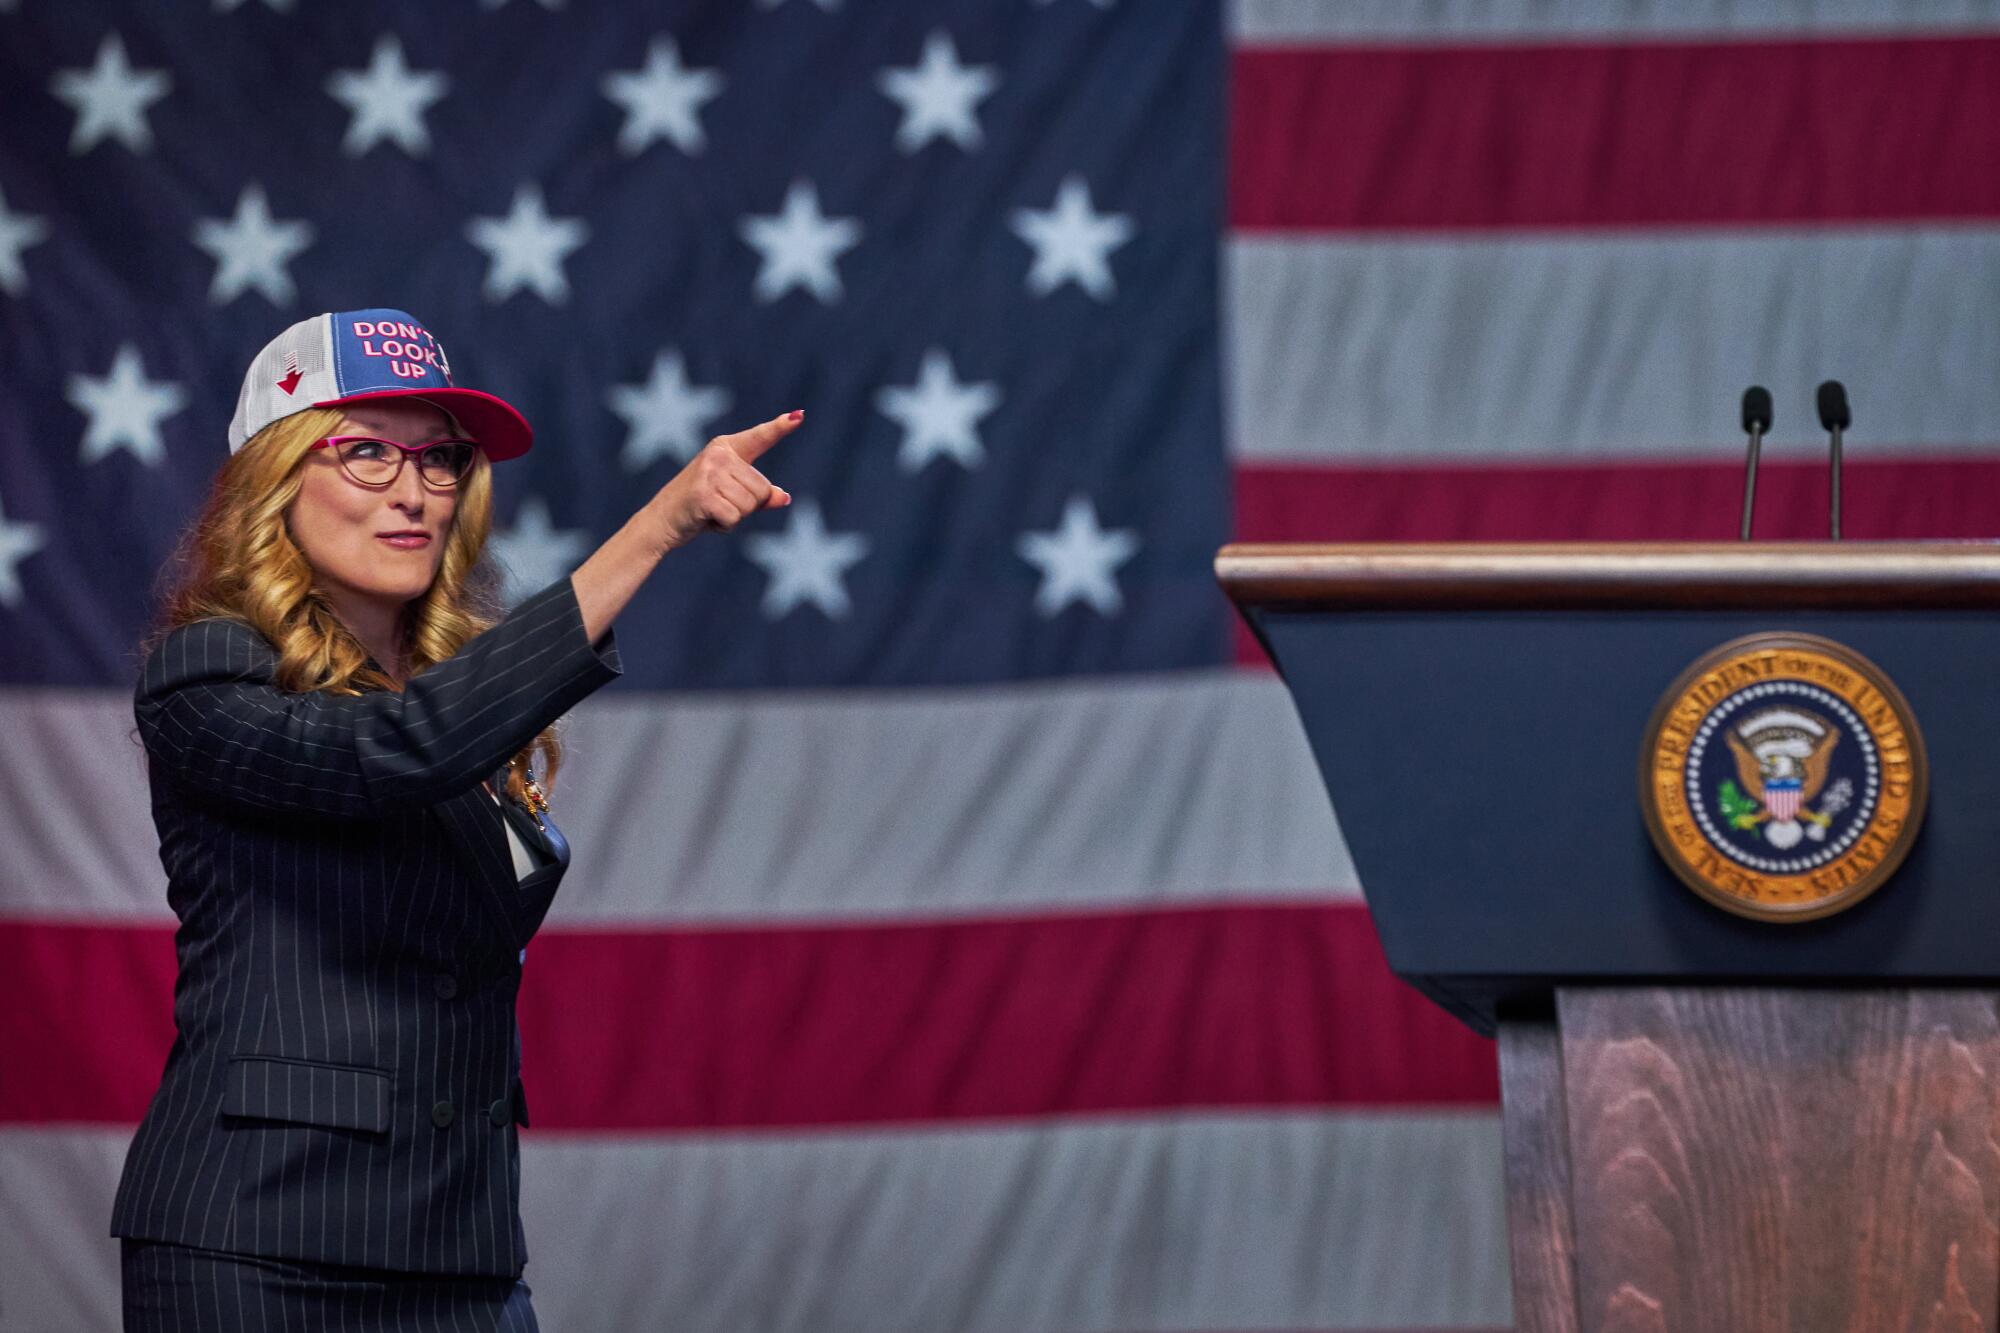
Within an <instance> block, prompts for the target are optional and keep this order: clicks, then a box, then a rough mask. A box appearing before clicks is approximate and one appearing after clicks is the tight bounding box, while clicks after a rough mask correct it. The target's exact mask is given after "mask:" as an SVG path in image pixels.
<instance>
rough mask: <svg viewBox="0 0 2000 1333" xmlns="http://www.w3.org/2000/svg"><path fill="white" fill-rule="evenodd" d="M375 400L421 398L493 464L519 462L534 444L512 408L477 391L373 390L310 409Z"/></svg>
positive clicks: (525, 424) (530, 432)
mask: <svg viewBox="0 0 2000 1333" xmlns="http://www.w3.org/2000/svg"><path fill="white" fill-rule="evenodd" d="M377 398H423V399H427V400H428V401H430V402H433V403H436V404H437V405H438V406H439V407H442V408H443V409H445V411H447V412H450V413H451V414H452V415H453V416H455V417H457V418H458V420H459V424H460V425H462V426H464V427H465V428H466V429H467V430H468V431H470V432H472V438H473V439H475V440H477V441H479V447H480V448H482V449H484V450H485V451H486V457H487V458H488V459H490V460H491V461H493V462H495V463H498V462H501V461H503V460H505V459H509V458H519V457H520V456H521V455H522V454H525V453H527V452H528V449H529V446H531V445H533V444H534V442H535V432H534V430H533V428H531V427H530V426H529V425H528V419H527V418H526V417H524V416H522V415H521V414H520V413H519V412H516V411H515V410H514V408H513V405H512V404H510V403H508V402H507V401H506V400H504V399H500V398H495V397H494V396H493V395H492V394H490V393H481V392H480V391H479V390H477V389H376V390H373V391H372V392H369V393H356V394H349V395H348V396H347V397H345V398H329V399H327V400H326V401H325V402H320V403H314V404H313V406H314V407H345V406H346V405H347V404H349V403H366V402H372V401H373V400H375V399H377Z"/></svg>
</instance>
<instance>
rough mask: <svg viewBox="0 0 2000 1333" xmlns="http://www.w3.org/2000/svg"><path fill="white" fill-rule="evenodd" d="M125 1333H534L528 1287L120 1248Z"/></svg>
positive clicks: (127, 1244)
mask: <svg viewBox="0 0 2000 1333" xmlns="http://www.w3.org/2000/svg"><path fill="white" fill-rule="evenodd" d="M120 1247H121V1249H120V1270H121V1277H122V1281H123V1287H124V1305H125V1333H196V1330H199V1331H200V1333H265V1331H266V1330H286V1329H298V1330H301V1331H302V1333H303V1330H307V1329H310V1330H313V1331H314V1333H318V1331H319V1330H321V1329H325V1330H328V1331H329V1333H332V1331H334V1330H352V1333H378V1331H379V1333H391V1331H392V1330H393V1333H538V1329H539V1326H538V1325H537V1324H536V1323H535V1311H534V1307H533V1306H531V1305H530V1304H529V1303H528V1297H529V1292H528V1284H527V1283H525V1282H521V1281H518V1280H516V1279H514V1278H481V1277H437V1276H434V1275H431V1274H426V1273H391V1272H384V1271H382V1270H380V1269H374V1268H350V1267H346V1266H344V1265H341V1264H318V1263H302V1262H300V1261H297V1260H293V1259H260V1258H257V1257H255V1256H253V1255H244V1254H222V1253H219V1252H218V1251H215V1250H197V1249H192V1248H190V1247H188V1246H185V1245H168V1244H165V1243H162V1242H159V1241H148V1240H127V1241H121V1242H120Z"/></svg>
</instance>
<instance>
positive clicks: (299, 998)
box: [111, 577, 623, 1277]
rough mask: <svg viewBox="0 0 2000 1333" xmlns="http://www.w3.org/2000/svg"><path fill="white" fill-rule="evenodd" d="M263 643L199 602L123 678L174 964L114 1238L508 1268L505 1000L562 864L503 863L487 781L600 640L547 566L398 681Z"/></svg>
mask: <svg viewBox="0 0 2000 1333" xmlns="http://www.w3.org/2000/svg"><path fill="white" fill-rule="evenodd" d="M275 662H276V652H275V650H274V649H273V648H272V646H271V645H270V643H269V642H268V641H267V640H265V639H264V638H263V636H262V635H260V634H258V633H257V632H256V631H255V630H253V629H251V628H249V627H248V626H246V625H244V624H242V623H240V622H237V621H233V620H223V619H209V620H202V621H197V622H195V623H193V624H190V625H184V626H181V627H180V628H178V629H176V630H175V631H173V633H172V634H170V635H169V636H168V637H167V638H166V639H165V640H163V641H162V642H161V644H160V645H159V646H158V648H156V649H155V650H154V652H153V653H152V655H151V656H150V657H148V658H147V661H146V665H145V669H144V672H143V674H142V678H141V680H140V682H139V685H138V689H137V694H136V701H135V711H136V712H137V715H138V721H139V730H140V735H141V738H142V739H143V741H144V742H145V746H146V750H147V762H148V771H149V773H150V777H151V782H152V806H153V821H154V823H155V825H156V826H157V827H158V829H159V834H160V859H161V861H162V863H163V864H164V865H165V867H166V871H167V880H168V889H167V892H168V898H169V901H170V902H171V904H172V906H173V909H174V913H175V915H176V916H178V917H179V918H180V928H179V930H178V931H177V933H176V935H175V941H174V942H175V949H176V952H177V954H178V957H179V963H180V971H179V976H178V979H177V981H176V983H175V987H174V1021H175V1025H176V1028H177V1033H176V1036H175V1039H174V1044H173V1049H172V1051H171V1053H170V1054H169V1055H168V1057H167V1065H166V1072H165V1073H164V1075H163V1076H162V1078H161V1080H160V1087H159V1091H158V1092H157V1093H156V1094H155V1095H154V1097H153V1101H152V1104H151V1106H150V1107H149V1108H148V1110H147V1112H146V1115H145V1118H144V1119H143V1121H142V1122H141V1123H140V1126H139V1131H138V1134H137V1135H136V1137H135V1138H134V1139H133V1142H132V1148H131V1152H130V1153H129V1155H128V1156H127V1158H126V1161H125V1169H124V1174H123V1177H122V1178H121V1179H120V1181H119V1185H118V1196H117V1200H116V1202H115V1204H114V1206H113V1210H112V1227H111V1230H112V1234H113V1235H117V1236H130V1237H138V1238H144V1239H151V1240H163V1241H172V1242H176V1243H179V1244H184V1245H195V1246H201V1247H203V1248H208V1249H216V1250H226V1251H230V1252H234V1253H239V1254H254V1255H267V1256H271V1257H274V1258H289V1259H304V1260H317V1261H321V1262H329V1263H339V1264H358V1265H365V1266H369V1267H376V1268H390V1269H402V1270H408V1271H414V1272H426V1273H439V1274H478V1275H488V1276H496V1277H514V1276H518V1275H519V1274H520V1272H521V1268H522V1265H523V1263H524V1262H525V1261H526V1258H527V1251H526V1247H525V1245H524V1243H523V1239H522V1234H521V1225H520V1216H519V1208H518V1200H519V1193H520V1166H519V1156H518V1147H517V1139H516V1131H515V1128H514V1126H515V1123H516V1120H517V1119H519V1118H521V1117H522V1116H523V1115H524V1113H525V1105H526V1103H525V1100H524V1099H523V1097H522V1095H521V1092H520V1088H519V1076H520V1045H519V1037H518V1034H517V1031H516V1029H515V1025H514V997H515V994H516V991H517V990H518V989H519V986H520V980H521V956H522V950H523V948H524V947H525V946H526V944H527V941H528V938H529V936H531V935H533V934H534V932H535V929H536V927H537V926H539V925H540V924H541V920H542V917H543V914H544V913H546V912H547V910H548V906H549V900H550V897H551V895H553V894H554V892H555V889H556V885H557V884H558V882H559V881H560V880H561V878H562V875H563V872H564V870H565V869H566V868H567V865H568V860H569V857H568V850H567V847H566V846H565V845H564V844H563V842H562V840H561V838H560V835H557V836H556V837H555V838H554V839H553V840H552V841H551V842H546V843H544V844H543V848H542V849H543V851H544V852H545V854H547V855H548V856H549V857H550V858H551V859H549V860H548V861H547V862H546V863H545V864H543V865H541V866H540V867H539V868H537V869H535V870H534V871H532V872H531V873H530V874H529V875H527V876H526V877H525V878H518V879H517V877H516V874H515V869H514V866H513V864H512V862H511V859H510V854H509V849H508V846H507V842H506V837H505V832H504V826H503V823H502V812H501V810H500V808H499V807H497V806H496V805H495V804H494V801H493V798H492V797H491V796H490V795H488V794H487V792H486V791H485V790H484V789H483V788H482V787H481V786H480V782H481V780H482V779H484V778H487V777H489V776H493V775H494V774H495V771H496V770H497V769H499V768H501V767H502V766H504V765H505V763H506V762H507V760H508V759H509V758H510V757H511V756H513V755H514V754H515V753H516V752H517V751H518V750H520V749H521V747H522V746H524V745H526V744H527V743H528V742H529V741H530V740H532V739H533V738H534V736H535V734H536V733H537V732H539V731H540V730H541V729H542V728H543V727H544V726H546V725H548V724H549V723H550V722H553V721H554V720H555V719H556V718H557V717H559V716H561V715H562V714H563V713H564V712H566V711H567V710H568V709H569V708H571V707H572V706H573V705H575V704H576V703H577V702H578V701H579V700H581V699H582V698H584V697H585V696H586V695H588V694H590V693H591V692H592V691H593V690H595V689H597V688H598V687H600V686H602V685H604V684H605V683H607V682H608V681H610V680H613V679H615V678H616V677H617V676H619V675H620V674H622V670H623V668H622V666H621V665H620V663H619V659H618V648H617V643H616V640H615V638H614V636H613V634H612V632H611V631H610V630H608V629H607V630H606V631H605V633H604V635H603V636H602V637H601V638H599V639H598V640H597V642H596V644H594V645H593V644H592V642H591V641H590V640H589V638H588V637H587V635H586V632H585V630H584V626H583V616H582V612H581V611H580V610H579V609H578V607H577V602H576V592H575V589H574V587H573V586H572V584H571V583H570V580H569V579H568V578H567V577H564V578H563V579H561V580H559V581H558V582H556V583H554V584H551V585H550V586H549V587H548V588H546V589H544V590H543V591H541V592H539V593H536V594H535V595H534V596H532V597H530V598H528V599H527V600H526V601H525V602H522V603H521V604H520V605H519V606H517V607H516V608H515V609H514V611H513V613H512V614H511V615H510V616H508V617H507V619H506V620H504V621H502V622H501V623H500V624H499V625H497V626H495V627H494V628H492V629H490V630H488V631H487V632H485V633H484V634H480V635H478V636H477V637H475V638H474V639H472V640H471V641H470V642H468V643H467V644H466V645H465V647H464V648H462V649H461V650H460V651H459V652H458V653H457V654H455V655H454V656H453V657H451V658H450V659H448V660H446V661H444V662H440V663H438V664H436V665H435V666H433V667H431V668H430V669H429V670H427V671H423V672H421V673H419V674H418V675H416V676H414V677H412V678H411V679H410V680H409V681H408V682H406V684H405V686H404V689H403V691H402V693H400V694H398V693H395V692H393V691H387V690H376V691H370V692H367V693H364V694H362V695H360V696H359V697H347V698H341V697H336V696H332V695H327V694H324V693H319V692H305V693H297V694H293V693H288V692H285V691H283V690H280V689H279V688H278V687H277V686H276V685H274V684H273V683H272V668H273V666H274V664H275ZM517 828H525V830H526V831H527V834H528V836H529V837H531V838H532V837H534V836H535V834H534V832H533V825H532V823H526V824H517Z"/></svg>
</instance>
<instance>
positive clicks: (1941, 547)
mask: <svg viewBox="0 0 2000 1333" xmlns="http://www.w3.org/2000/svg"><path fill="white" fill-rule="evenodd" d="M1215 573H1216V577H1217V579H1219V580H1220V581H1221V583H1222V586H1223V588H1224V589H1225V590H1226V591H1227V592H1228V594H1229V596H1230V597H1231V599H1232V600H1234V601H1235V602H1236V603H1237V604H1238V605H1240V606H1244V607H1246V608H1247V607H1270V608H1273V609H1277V608H1284V609H1291V610H1307V609H1321V610H1388V609H1395V610H1412V611H1415V610H1454V609H1462V610H1473V609H1483V610H1505V609H1516V610H1571V609H1574V610H1583V609H1613V608H1619V607H1625V608H1632V609H1669V608H1681V607H1684V608H1702V609H1714V608H1724V607H1729V608H1738V609H1760V608H1780V607H1842V608H1853V609H1868V608H1898V609H1906V608H1939V609H1942V608H1957V609H1967V610H1975V609H2000V543H1994V542H1963V541H1960V542H1726V543H1725V542H1567V543H1562V542H1537V543H1521V544H1510V543H1487V542H1438V543H1415V542H1413V543H1401V542H1397V543H1368V544H1314V543H1255V542H1237V543H1232V544H1231V545H1228V546H1225V547H1223V548H1222V549H1221V551H1219V552H1218V553H1217V554H1216V557H1215Z"/></svg>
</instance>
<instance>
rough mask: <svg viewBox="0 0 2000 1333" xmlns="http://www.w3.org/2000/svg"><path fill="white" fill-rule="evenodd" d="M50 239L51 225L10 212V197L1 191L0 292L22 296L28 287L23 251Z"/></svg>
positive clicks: (26, 215)
mask: <svg viewBox="0 0 2000 1333" xmlns="http://www.w3.org/2000/svg"><path fill="white" fill-rule="evenodd" d="M48 238H49V224H48V223H46V222H44V221H43V220H42V219H41V218H38V217H30V216H29V215H28V214H26V213H10V212H8V211H7V196H6V195H5V194H0V292H6V293H7V294H8V295H9V296H19V295H20V294H21V293H22V292H25V291H27V290H28V269H27V266H26V265H24V264H23V263H22V262H21V252H22V251H23V250H25V249H27V248H28V247H29V246H31V245H40V244H41V243H42V242H43V241H45V240H47V239H48Z"/></svg>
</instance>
